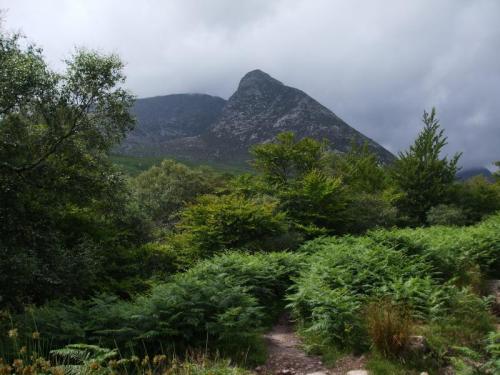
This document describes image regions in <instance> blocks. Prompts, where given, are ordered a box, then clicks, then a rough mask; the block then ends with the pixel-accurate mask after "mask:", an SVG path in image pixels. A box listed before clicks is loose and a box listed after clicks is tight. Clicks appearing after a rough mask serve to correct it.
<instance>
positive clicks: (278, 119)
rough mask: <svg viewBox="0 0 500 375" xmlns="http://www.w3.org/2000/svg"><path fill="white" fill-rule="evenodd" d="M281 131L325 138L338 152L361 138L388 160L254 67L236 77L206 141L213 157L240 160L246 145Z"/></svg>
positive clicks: (307, 99) (378, 148) (323, 111)
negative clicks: (229, 156) (236, 82)
mask: <svg viewBox="0 0 500 375" xmlns="http://www.w3.org/2000/svg"><path fill="white" fill-rule="evenodd" d="M284 131H293V132H294V133H295V135H296V136H297V137H298V138H303V137H311V138H315V139H318V140H322V139H327V140H328V142H329V144H330V147H331V148H332V149H333V150H336V151H340V152H346V151H348V150H349V148H350V146H351V143H352V141H353V140H355V141H356V142H358V143H365V142H367V143H368V145H369V147H370V148H371V150H372V151H374V152H375V153H376V154H377V155H378V156H379V158H380V159H381V160H382V161H383V162H390V161H391V160H393V158H394V157H393V155H392V154H391V153H389V152H388V151H387V150H385V149H384V148H383V147H382V146H380V145H378V144H377V143H375V142H374V141H373V140H371V139H369V138H367V137H366V136H364V135H363V134H361V133H359V132H358V131H356V130H355V129H353V128H352V127H350V126H349V125H347V124H346V123H345V122H344V121H343V120H342V119H340V118H339V117H338V116H337V115H335V114H334V113H333V112H332V111H330V110H329V109H328V108H326V107H324V106H323V105H321V104H320V103H318V102H317V101H316V100H314V99H313V98H311V97H310V96H309V95H307V94H306V93H304V92H303V91H300V90H298V89H296V88H293V87H289V86H285V85H284V84H283V83H281V82H280V81H278V80H276V79H274V78H272V77H271V76H270V75H268V74H267V73H264V72H262V71H260V70H254V71H251V72H249V73H247V74H246V75H245V76H244V77H243V78H242V79H241V82H240V84H239V86H238V90H236V92H235V93H234V94H233V95H232V96H231V97H230V98H229V100H228V102H227V103H226V105H225V107H224V109H223V111H222V114H221V116H220V118H219V120H218V121H217V122H216V124H215V125H214V126H213V127H212V128H211V129H210V131H209V134H208V137H207V139H208V140H209V142H210V143H211V144H212V145H214V146H215V148H216V150H217V151H216V152H217V155H224V154H225V153H227V152H231V154H233V155H235V156H240V157H243V158H245V157H247V156H248V154H247V150H248V148H249V147H251V146H252V145H254V144H257V143H266V142H271V141H272V140H273V139H274V138H275V137H276V135H278V134H279V133H281V132H284Z"/></svg>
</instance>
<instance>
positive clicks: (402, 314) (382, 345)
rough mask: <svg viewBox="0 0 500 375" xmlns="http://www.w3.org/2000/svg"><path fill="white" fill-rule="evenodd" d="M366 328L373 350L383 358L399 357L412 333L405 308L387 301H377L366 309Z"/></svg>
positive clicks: (409, 318)
mask: <svg viewBox="0 0 500 375" xmlns="http://www.w3.org/2000/svg"><path fill="white" fill-rule="evenodd" d="M365 316H366V326H367V331H368V335H369V336H370V339H371V342H372V344H373V346H374V347H375V349H376V350H377V351H378V352H379V353H380V354H382V355H383V356H385V357H398V356H400V355H401V354H402V353H403V352H404V350H405V348H406V346H407V343H408V340H409V338H410V334H411V332H412V320H411V317H410V314H409V312H408V310H407V309H406V308H404V307H403V306H402V305H399V304H395V303H394V302H393V301H391V300H389V299H382V300H380V299H377V300H374V301H372V302H370V303H369V304H368V306H367V307H366V312H365Z"/></svg>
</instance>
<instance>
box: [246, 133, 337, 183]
mask: <svg viewBox="0 0 500 375" xmlns="http://www.w3.org/2000/svg"><path fill="white" fill-rule="evenodd" d="M251 154H252V156H253V157H254V161H253V163H252V165H253V167H254V168H255V169H256V170H257V171H259V172H261V173H262V174H263V175H264V177H265V178H266V179H267V180H268V182H270V183H271V184H274V185H281V186H284V185H287V184H289V183H290V182H291V181H292V180H295V179H298V178H301V177H302V176H304V175H306V174H307V173H309V172H310V171H312V170H313V169H323V168H324V166H325V161H326V158H325V157H326V155H327V152H326V144H325V143H321V142H318V141H315V140H314V139H312V138H303V139H301V140H296V138H295V135H294V133H293V132H283V133H280V134H278V136H277V137H276V141H275V142H272V143H263V144H259V145H256V146H254V147H253V148H252V149H251Z"/></svg>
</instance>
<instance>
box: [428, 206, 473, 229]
mask: <svg viewBox="0 0 500 375" xmlns="http://www.w3.org/2000/svg"><path fill="white" fill-rule="evenodd" d="M465 221H466V217H465V214H464V212H463V211H462V209H461V208H459V207H457V206H455V205H446V204H439V205H437V206H434V207H432V208H431V209H430V210H429V211H428V212H427V223H428V224H430V225H464V224H465Z"/></svg>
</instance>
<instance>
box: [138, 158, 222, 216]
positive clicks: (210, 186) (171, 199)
mask: <svg viewBox="0 0 500 375" xmlns="http://www.w3.org/2000/svg"><path fill="white" fill-rule="evenodd" d="M220 185H221V181H220V178H218V176H217V175H216V174H215V173H214V172H213V171H210V170H207V169H200V168H198V169H191V168H189V167H187V166H185V165H183V164H180V163H176V162H174V161H172V160H164V161H162V162H161V164H160V165H158V166H153V167H151V168H150V169H148V170H147V171H145V172H143V173H141V174H140V175H138V176H137V177H135V178H134V179H133V180H132V186H133V189H134V191H135V192H136V194H137V200H138V202H140V203H139V204H140V205H141V206H142V208H143V210H145V211H146V212H147V214H148V215H149V216H150V217H151V218H152V220H153V221H154V222H156V223H159V224H162V225H168V224H172V223H173V222H175V221H176V215H177V214H178V212H179V211H180V210H181V209H182V208H183V207H184V206H185V205H186V204H189V203H192V202H193V201H194V200H195V199H196V197H197V196H199V195H203V194H208V193H211V192H213V191H214V190H215V189H216V188H217V186H220Z"/></svg>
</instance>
